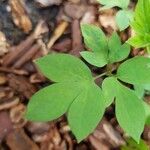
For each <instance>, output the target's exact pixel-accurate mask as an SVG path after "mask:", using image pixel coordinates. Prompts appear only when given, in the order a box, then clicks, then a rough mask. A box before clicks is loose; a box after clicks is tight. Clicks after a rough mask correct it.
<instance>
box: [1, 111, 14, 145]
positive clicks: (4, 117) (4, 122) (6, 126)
mask: <svg viewBox="0 0 150 150" xmlns="http://www.w3.org/2000/svg"><path fill="white" fill-rule="evenodd" d="M12 130H13V126H12V123H11V120H10V118H9V115H8V113H7V112H5V111H1V112H0V142H1V141H2V140H3V138H4V137H5V136H6V135H7V134H8V133H10V132H11V131H12Z"/></svg>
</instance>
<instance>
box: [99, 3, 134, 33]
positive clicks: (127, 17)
mask: <svg viewBox="0 0 150 150" xmlns="http://www.w3.org/2000/svg"><path fill="white" fill-rule="evenodd" d="M97 1H98V2H99V3H100V4H102V5H104V6H103V7H102V8H101V9H100V10H105V9H110V8H112V7H119V8H120V9H121V10H119V11H118V12H117V14H116V23H117V25H118V27H119V29H120V30H121V31H122V30H124V29H126V28H128V27H129V25H130V22H131V21H132V19H133V11H132V10H129V9H128V5H129V3H130V0H97Z"/></svg>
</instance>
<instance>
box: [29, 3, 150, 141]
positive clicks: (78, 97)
mask: <svg viewBox="0 0 150 150" xmlns="http://www.w3.org/2000/svg"><path fill="white" fill-rule="evenodd" d="M105 1H106V0H105ZM142 2H143V3H142ZM147 2H148V3H147V4H149V0H148V1H147ZM111 4H113V3H111ZM142 4H143V5H144V6H145V5H146V3H144V1H143V0H139V3H138V6H137V7H142V6H139V5H142ZM115 5H116V3H115ZM118 6H121V4H120V5H119V4H118ZM144 6H143V7H144ZM147 13H148V12H147ZM138 14H139V11H137V10H136V14H135V16H138ZM140 22H141V21H140ZM145 23H146V22H145ZM133 24H134V26H136V23H133ZM147 26H148V25H147ZM137 27H139V26H137ZM139 28H142V29H141V30H143V31H147V30H148V29H149V28H146V29H144V28H143V27H142V26H140V27H139ZM81 30H82V34H83V37H84V42H85V44H86V46H87V48H88V50H89V51H83V52H81V56H82V57H83V58H84V59H85V60H86V61H87V62H88V63H90V64H91V65H94V66H96V67H103V70H105V71H104V72H102V74H100V75H98V76H96V77H93V76H92V73H91V71H90V69H89V68H88V66H87V65H86V64H85V63H84V62H83V61H81V60H80V59H79V58H76V57H74V56H72V55H69V54H51V55H47V56H45V57H43V58H40V59H38V60H36V61H35V63H36V65H37V66H38V67H39V69H40V70H41V72H42V73H43V74H44V75H45V76H46V77H47V78H48V79H50V80H51V81H53V82H54V84H52V85H50V86H48V87H45V88H44V89H42V90H40V91H39V92H37V93H36V94H34V95H33V97H32V98H31V100H30V102H29V104H28V108H27V113H26V118H27V119H28V120H32V121H50V120H54V119H57V118H59V117H60V116H62V115H63V114H65V113H66V115H67V118H68V122H69V125H70V127H71V130H72V131H73V133H74V135H75V136H76V138H77V140H78V142H80V141H81V140H82V139H84V138H85V137H86V136H88V135H89V134H90V133H91V132H92V131H93V130H94V129H95V127H96V126H97V124H98V123H99V122H100V120H101V119H102V117H103V115H104V112H105V109H106V108H107V107H108V106H110V105H111V104H112V103H113V102H114V103H115V113H116V118H117V120H118V123H119V124H120V126H121V127H122V128H123V129H124V131H125V132H126V133H127V134H128V135H129V136H131V137H132V138H133V139H134V140H135V141H136V142H140V136H141V133H142V132H143V129H144V125H145V124H150V106H149V105H147V104H146V103H145V102H144V101H143V89H149V85H150V75H149V74H150V58H147V57H144V56H137V57H134V58H130V59H127V60H125V59H126V58H127V57H128V55H129V53H130V46H129V45H128V44H127V43H124V44H122V42H121V40H120V38H119V36H118V35H117V33H114V34H113V35H112V36H111V37H110V38H106V36H105V34H104V33H103V31H102V30H101V29H99V28H98V27H96V26H93V25H81ZM141 32H142V31H141ZM137 33H138V34H137V35H136V36H142V35H141V33H139V32H137ZM145 33H147V32H145ZM146 35H147V34H146ZM146 37H147V36H146ZM131 41H132V39H130V40H129V41H128V42H129V43H132V42H131ZM137 43H138V42H137ZM142 45H143V44H142ZM144 46H145V45H144ZM146 46H148V45H146ZM124 60H125V61H124ZM104 68H105V69H104ZM114 71H115V72H114ZM100 77H102V78H103V79H104V80H103V82H102V85H100V86H98V85H96V84H95V79H97V78H100ZM126 83H127V84H126ZM130 85H134V87H135V90H133V89H132V88H130V87H132V86H130ZM137 91H140V94H139V92H138V94H137Z"/></svg>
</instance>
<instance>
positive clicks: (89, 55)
mask: <svg viewBox="0 0 150 150" xmlns="http://www.w3.org/2000/svg"><path fill="white" fill-rule="evenodd" d="M81 28H82V34H83V37H84V41H85V44H86V46H87V47H89V48H91V50H92V52H87V51H83V52H81V53H80V54H81V56H82V57H83V58H84V59H85V60H86V61H87V62H88V63H90V64H92V65H94V66H97V67H103V66H105V65H106V64H108V63H114V62H119V61H122V60H124V59H125V58H127V57H128V55H129V53H130V46H129V45H128V44H123V45H122V43H121V40H120V38H119V36H118V35H117V33H114V34H113V35H112V36H111V38H109V39H108V40H107V38H106V37H105V35H104V33H103V32H102V30H100V29H99V28H98V27H96V26H93V25H82V26H81ZM95 35H96V36H95Z"/></svg>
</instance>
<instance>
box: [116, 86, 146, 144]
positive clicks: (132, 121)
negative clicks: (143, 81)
mask: <svg viewBox="0 0 150 150" xmlns="http://www.w3.org/2000/svg"><path fill="white" fill-rule="evenodd" d="M142 103H143V102H142V100H140V99H139V98H138V97H137V96H136V94H135V93H134V91H132V90H130V89H128V88H126V87H124V86H123V85H121V84H120V85H118V92H117V95H116V117H117V120H118V122H119V124H120V126H121V127H122V128H123V129H124V130H125V131H126V132H127V133H128V134H129V135H130V136H131V137H132V138H133V139H134V140H135V141H136V142H139V140H140V136H141V134H142V132H143V129H144V124H145V111H144V107H142ZM135 127H136V128H135Z"/></svg>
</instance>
